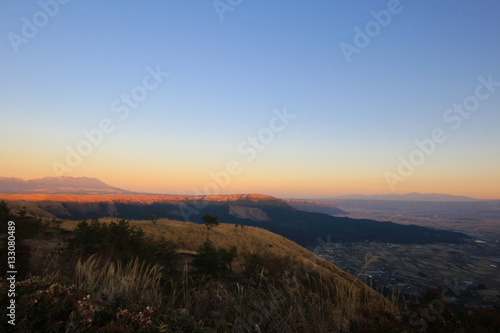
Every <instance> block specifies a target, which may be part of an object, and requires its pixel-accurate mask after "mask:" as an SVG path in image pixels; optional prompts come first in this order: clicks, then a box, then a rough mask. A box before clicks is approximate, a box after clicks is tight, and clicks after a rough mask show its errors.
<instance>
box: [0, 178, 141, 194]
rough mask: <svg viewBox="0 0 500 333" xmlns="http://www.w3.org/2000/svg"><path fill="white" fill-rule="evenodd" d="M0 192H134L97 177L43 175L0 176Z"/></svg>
mask: <svg viewBox="0 0 500 333" xmlns="http://www.w3.org/2000/svg"><path fill="white" fill-rule="evenodd" d="M0 193H50V194H126V193H134V192H132V191H127V190H123V189H120V188H117V187H113V186H110V185H108V184H106V183H104V182H102V181H101V180H99V179H97V178H89V177H44V178H36V179H30V180H24V179H21V178H8V177H0Z"/></svg>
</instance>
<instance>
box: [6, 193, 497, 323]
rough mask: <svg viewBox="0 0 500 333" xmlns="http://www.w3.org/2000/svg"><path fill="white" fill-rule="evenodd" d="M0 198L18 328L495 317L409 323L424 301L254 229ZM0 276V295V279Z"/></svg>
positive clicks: (476, 321)
mask: <svg viewBox="0 0 500 333" xmlns="http://www.w3.org/2000/svg"><path fill="white" fill-rule="evenodd" d="M2 208H5V206H2V203H1V202H0V223H1V224H2V227H5V225H6V221H8V220H14V221H16V237H17V240H16V242H17V243H16V247H17V249H18V250H16V251H18V252H16V256H17V257H16V265H17V269H18V270H19V273H18V282H17V284H16V305H17V309H18V310H17V317H16V320H17V325H16V329H18V330H20V331H25V332H31V331H37V332H59V331H64V332H80V331H81V332H83V331H89V332H93V331H99V332H403V331H404V332H417V331H419V328H421V327H420V326H421V325H423V324H425V325H434V326H433V327H434V328H437V329H438V331H446V330H443V329H451V328H453V327H456V326H457V325H462V326H461V327H466V328H467V327H476V326H477V323H479V322H485V320H486V321H488V320H490V321H494V319H491V318H495V317H494V315H495V314H494V313H493V312H485V313H482V314H481V316H479V317H470V318H469V317H465V319H466V321H465V322H464V321H463V319H462V318H458V317H455V316H452V315H449V312H446V311H447V310H446V311H445V312H444V313H442V315H441V316H438V317H437V319H438V320H433V321H432V322H426V321H420V317H421V316H419V313H421V311H422V310H423V309H425V307H426V306H429V305H428V304H427V305H425V304H417V305H415V306H414V307H406V308H399V307H398V306H396V305H394V302H390V301H388V300H386V299H385V298H384V297H383V296H382V295H380V294H378V293H377V292H375V291H373V290H372V289H370V288H369V287H368V286H366V285H364V284H363V283H362V282H361V281H359V280H358V279H356V278H355V277H353V276H351V275H349V274H347V273H345V272H343V271H342V270H340V269H339V268H337V267H336V266H334V265H333V264H331V263H328V262H327V261H325V260H323V259H321V258H319V257H317V256H316V255H314V254H313V253H311V252H310V251H308V250H306V249H305V248H303V247H301V246H299V245H297V244H296V243H294V242H292V241H290V240H287V239H285V238H283V237H281V236H278V235H276V234H273V233H271V232H269V231H266V230H263V229H259V228H255V227H246V226H245V227H242V226H236V225H232V224H220V225H218V226H216V227H214V228H212V229H211V230H210V231H209V230H208V229H207V228H206V227H205V226H204V225H199V224H192V223H185V222H176V221H170V220H158V221H156V222H155V223H153V221H131V222H129V221H127V220H124V219H121V220H113V219H110V218H106V219H101V220H100V221H99V220H92V221H86V222H78V221H56V220H51V221H44V220H41V219H40V218H36V217H32V216H29V215H26V212H24V213H23V212H21V213H19V214H12V213H11V212H8V211H5V209H4V211H3V212H2ZM207 239H209V240H207ZM5 246H6V244H5V241H3V240H0V247H2V249H3V248H4V247H5ZM2 253H4V252H2ZM5 253H6V251H5ZM4 259H5V258H2V262H4V263H5V262H6V260H4ZM3 271H4V272H5V271H6V270H3ZM1 281H2V282H1V284H0V292H1V293H0V294H1V297H0V298H1V299H0V301H2V302H6V301H7V299H6V298H7V296H6V295H7V290H8V288H9V286H8V285H7V283H6V282H5V281H6V280H5V279H2V280H1ZM438 294H439V293H438ZM431 296H432V295H431ZM430 301H435V299H434V300H433V299H430V300H429V302H430ZM440 304H441V303H440ZM0 315H2V316H3V317H5V316H6V310H5V308H3V309H2V310H1V311H0ZM415 315H417V317H415ZM491 316H493V317H491ZM464 323H465V324H464ZM497 324H498V323H497ZM6 325H7V324H4V326H3V328H4V329H7V328H9V327H8V326H6ZM422 327H423V326H422ZM429 327H431V326H429ZM493 327H494V329H496V328H498V327H500V326H498V325H497V326H493ZM431 331H436V330H429V332H431ZM464 332H467V330H464ZM485 332H486V331H485Z"/></svg>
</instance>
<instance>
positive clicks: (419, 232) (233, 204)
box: [0, 193, 468, 246]
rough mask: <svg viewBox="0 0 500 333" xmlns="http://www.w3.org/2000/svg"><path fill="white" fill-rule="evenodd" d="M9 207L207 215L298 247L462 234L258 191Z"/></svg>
mask: <svg viewBox="0 0 500 333" xmlns="http://www.w3.org/2000/svg"><path fill="white" fill-rule="evenodd" d="M0 200H4V201H6V202H7V203H8V204H9V206H10V207H12V208H13V209H14V210H19V209H21V208H22V207H26V208H27V210H28V211H30V212H32V213H34V214H37V215H40V216H45V217H48V218H58V219H71V220H83V219H89V218H94V217H97V218H99V217H109V216H116V217H125V218H127V219H135V220H143V219H154V218H159V217H161V218H168V219H172V220H184V221H190V222H196V223H201V217H202V216H203V215H205V214H210V215H213V216H217V217H219V221H220V222H223V223H232V224H241V225H247V226H255V227H260V228H263V229H266V230H269V231H271V232H274V233H277V234H279V235H281V236H284V237H286V238H288V239H291V240H293V241H295V242H297V243H298V244H300V245H303V246H309V245H314V244H316V242H317V241H318V237H327V236H330V239H331V240H332V241H339V242H340V241H344V242H355V241H381V242H389V243H418V244H423V243H433V242H444V243H458V242H462V241H463V239H465V238H468V236H466V235H465V234H461V233H456V232H451V231H445V230H434V229H429V228H424V227H419V226H414V225H408V226H406V225H400V224H396V223H392V222H378V221H373V220H368V219H350V218H347V217H334V216H330V215H327V214H322V213H311V212H306V211H301V210H298V209H295V208H293V207H292V206H290V205H289V204H287V203H286V202H285V201H283V200H281V199H277V198H274V197H271V196H266V195H260V194H240V195H227V196H226V195H225V196H221V195H217V196H175V195H147V194H102V195H76V194H40V193H35V194H0Z"/></svg>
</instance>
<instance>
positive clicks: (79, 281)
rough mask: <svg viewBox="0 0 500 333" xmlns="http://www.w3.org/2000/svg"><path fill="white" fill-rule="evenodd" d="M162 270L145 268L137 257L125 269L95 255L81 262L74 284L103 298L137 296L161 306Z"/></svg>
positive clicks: (117, 263)
mask: <svg viewBox="0 0 500 333" xmlns="http://www.w3.org/2000/svg"><path fill="white" fill-rule="evenodd" d="M161 270H162V268H161V267H159V266H156V265H154V266H149V265H146V264H145V263H144V262H140V261H139V260H138V259H137V258H136V259H134V260H131V261H130V262H128V263H127V264H126V265H125V266H123V265H122V263H121V262H120V261H113V260H109V259H108V260H105V261H104V260H102V259H101V258H99V257H97V256H96V255H92V256H91V257H89V258H88V259H86V260H83V261H82V260H78V262H77V264H76V268H75V282H76V286H77V287H78V288H79V289H82V290H88V291H92V292H95V293H97V294H98V295H104V296H105V297H106V298H107V299H109V300H111V301H113V300H115V299H116V298H117V297H129V298H132V297H134V298H136V299H139V300H141V301H148V302H150V303H152V304H159V303H160V300H161V292H160V290H161V288H160V282H161V278H162V273H161Z"/></svg>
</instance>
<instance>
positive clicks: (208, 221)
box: [201, 214, 219, 232]
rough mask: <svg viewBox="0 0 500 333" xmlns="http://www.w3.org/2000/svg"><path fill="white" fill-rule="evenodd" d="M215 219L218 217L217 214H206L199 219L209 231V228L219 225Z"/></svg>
mask: <svg viewBox="0 0 500 333" xmlns="http://www.w3.org/2000/svg"><path fill="white" fill-rule="evenodd" d="M217 219H218V217H217V216H212V215H208V214H207V215H205V216H203V217H202V218H201V221H202V222H203V223H205V227H207V230H208V231H209V232H210V229H212V228H213V227H216V226H218V225H219V222H218V221H217Z"/></svg>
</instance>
